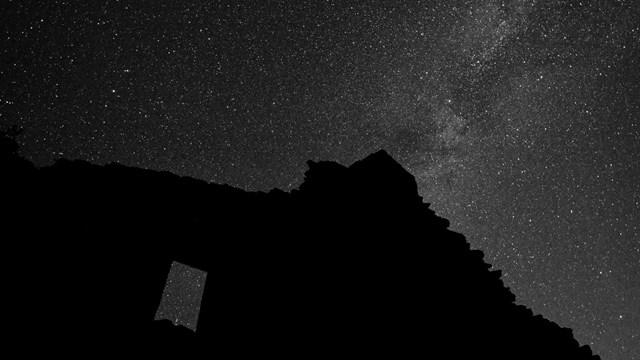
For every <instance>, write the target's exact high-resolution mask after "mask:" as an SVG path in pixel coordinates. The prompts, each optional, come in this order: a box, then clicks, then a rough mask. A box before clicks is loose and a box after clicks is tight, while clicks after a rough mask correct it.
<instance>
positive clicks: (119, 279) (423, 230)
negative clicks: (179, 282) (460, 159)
mask: <svg viewBox="0 0 640 360" xmlns="http://www.w3.org/2000/svg"><path fill="white" fill-rule="evenodd" d="M11 137H12V134H8V133H4V134H2V136H0V177H1V180H0V181H1V183H2V223H1V226H2V230H1V235H0V236H1V237H2V244H3V245H2V246H3V251H2V254H3V257H4V259H3V264H4V265H5V267H6V268H5V271H4V273H3V274H4V284H3V285H4V286H3V288H4V291H3V292H4V300H8V302H9V304H8V305H6V307H5V316H6V317H5V330H6V331H7V332H8V333H9V334H10V335H9V337H8V338H7V336H6V335H5V343H6V344H8V345H9V346H10V347H14V348H15V349H16V350H18V351H20V354H21V355H22V356H21V357H29V356H31V355H40V356H42V355H48V356H53V355H63V356H66V357H82V358H94V357H96V356H97V355H104V354H112V355H116V356H123V357H128V356H132V355H141V356H148V357H149V358H152V356H153V357H156V358H157V357H176V356H180V357H183V358H188V356H198V357H204V356H207V357H217V358H222V359H225V358H258V356H259V357H260V358H263V357H265V356H276V357H277V358H296V359H305V358H323V359H326V358H356V357H357V358H370V357H372V356H373V357H376V358H389V359H400V358H409V357H411V358H416V357H418V356H420V357H424V358H436V359H599V357H598V356H593V355H592V353H591V349H590V348H589V347H588V346H580V345H579V344H578V342H577V341H576V340H575V339H574V338H573V335H572V331H571V330H570V329H567V328H561V327H559V326H558V325H557V324H555V323H553V322H551V321H548V320H546V319H544V318H543V317H542V316H539V315H536V316H534V315H533V313H532V312H531V311H530V310H529V309H527V308H526V307H524V306H521V305H515V303H514V302H515V297H514V295H513V294H512V293H511V292H510V291H509V289H508V288H506V287H505V286H504V284H503V282H502V280H501V279H500V271H490V269H489V268H490V265H488V264H487V263H485V262H484V261H483V253H482V252H481V251H478V250H470V247H469V243H467V241H466V239H465V238H464V236H463V235H461V234H459V233H456V232H452V231H450V230H448V229H447V227H448V221H447V220H445V219H442V218H440V217H438V216H436V215H435V213H434V212H433V211H432V210H430V209H429V204H426V203H423V202H422V198H421V197H420V196H419V195H418V191H417V186H416V182H415V180H414V178H413V176H411V175H410V174H409V173H408V172H407V171H405V170H404V169H403V168H402V166H400V165H399V164H398V163H396V162H395V161H394V160H393V159H392V158H391V157H390V156H389V155H388V154H387V153H386V152H384V151H380V152H377V153H375V154H372V155H370V156H368V157H367V158H365V159H363V160H361V161H358V162H356V163H355V164H353V165H352V166H350V167H348V168H346V167H344V166H341V165H339V164H336V163H333V162H311V161H310V162H308V165H309V169H308V170H307V172H306V173H305V180H304V183H303V184H302V185H301V186H300V188H299V189H297V190H294V191H292V192H291V193H286V192H283V191H280V190H273V191H271V192H269V193H260V192H257V193H251V192H245V191H242V190H239V189H235V188H232V187H230V186H226V185H216V184H207V183H205V182H203V181H198V180H194V179H191V178H181V177H178V176H176V175H173V174H170V173H167V172H156V171H150V170H142V169H137V168H131V167H125V166H121V165H117V164H111V165H106V166H97V165H92V164H89V163H87V162H83V161H67V160H60V161H58V162H56V163H55V164H54V165H52V166H50V167H45V168H40V169H36V168H34V167H33V166H32V165H31V164H30V163H29V162H28V161H25V160H23V159H21V158H20V157H19V156H18V155H17V147H16V146H15V143H14V142H13V141H12V139H11ZM173 261H179V262H181V263H184V264H187V265H189V266H192V267H196V268H199V269H202V270H204V271H207V272H208V276H207V283H206V286H205V290H204V295H203V299H202V305H201V312H200V318H199V322H198V327H197V331H196V333H193V332H192V331H190V330H188V329H186V328H184V327H182V326H174V325H173V324H172V323H171V322H170V321H168V320H162V321H154V320H153V319H154V315H155V312H156V309H157V308H158V305H159V303H160V299H161V295H162V290H163V287H164V282H165V280H166V278H167V275H168V273H169V269H170V266H171V263H172V262H173ZM7 320H8V321H7ZM7 332H5V334H6V333H7ZM248 356H251V357H248ZM145 358H146V357H145Z"/></svg>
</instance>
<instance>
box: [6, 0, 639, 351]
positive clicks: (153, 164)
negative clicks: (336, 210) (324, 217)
mask: <svg viewBox="0 0 640 360" xmlns="http://www.w3.org/2000/svg"><path fill="white" fill-rule="evenodd" d="M0 41H1V43H0V44H1V45H0V127H2V128H6V126H8V125H11V124H17V125H19V126H21V127H23V128H24V129H25V133H24V134H23V135H22V136H21V137H20V138H19V141H20V143H21V145H22V148H21V152H22V154H23V155H24V156H25V157H27V158H28V159H30V160H32V161H34V162H35V163H36V164H38V165H46V164H51V163H52V162H53V161H54V160H55V159H56V158H69V159H84V160H88V161H92V162H95V163H100V164H103V163H108V162H112V161H117V162H120V163H122V164H125V165H131V166H138V167H144V168H149V169H156V170H168V171H172V172H174V173H176V174H179V175H187V176H192V177H195V178H199V179H203V180H206V181H212V182H216V183H228V184H231V185H234V186H238V187H241V188H244V189H247V190H263V191H265V190H269V189H271V188H274V187H279V188H282V189H285V190H290V189H292V188H296V187H297V186H298V185H299V184H300V183H301V181H302V179H303V173H304V171H305V170H306V165H305V162H306V160H309V159H313V160H335V161H338V162H340V163H342V164H344V165H350V164H351V163H353V162H354V161H356V160H358V159H361V158H363V157H365V156H366V155H368V154H370V153H372V152H374V151H376V150H378V149H381V148H384V149H386V150H387V151H388V152H389V153H390V154H391V155H392V156H394V157H395V158H396V159H397V160H398V161H399V162H401V163H402V164H403V165H404V166H405V167H406V168H407V169H408V170H409V171H410V172H411V173H412V174H414V175H415V176H416V178H417V180H418V184H419V186H420V192H421V195H422V196H424V198H425V201H427V202H430V203H432V208H433V209H434V210H435V211H436V212H437V214H438V215H440V216H443V217H446V218H448V219H449V220H450V221H451V224H452V225H451V228H452V229H453V230H456V231H459V232H462V233H464V234H465V235H466V236H467V238H468V240H469V242H470V243H471V244H472V246H473V247H474V248H479V249H481V250H483V251H484V252H485V254H486V260H487V261H488V262H490V263H492V264H494V266H495V267H497V268H499V269H502V270H503V272H504V280H505V283H506V284H507V285H508V286H510V287H511V290H512V291H513V292H514V293H515V294H516V295H517V297H518V302H519V303H522V304H525V305H527V306H529V307H531V308H532V309H533V310H534V312H535V313H540V314H543V315H544V316H545V317H547V318H549V319H550V320H553V321H556V322H557V323H559V324H560V325H561V326H567V327H571V328H573V329H574V333H575V335H576V337H577V339H578V340H579V341H580V342H581V343H583V344H589V345H591V346H592V348H593V349H594V351H595V352H596V353H598V354H600V355H601V356H602V358H603V359H607V360H613V359H640V210H639V208H640V185H639V184H640V115H639V114H640V60H639V59H640V1H638V0H628V1H625V0H620V1H613V0H611V1H606V0H593V1H587V0H585V1H531V0H505V1H497V0H464V1H435V0H433V1H366V2H365V1H362V2H352V1H320V0H317V1H302V0H296V1H289V0H285V1H245V2H243V1H207V2H193V1H185V0H179V1H178V0H168V1H157V2H156V1H153V2H152V1H146V2H142V1H35V0H34V1H26V0H25V1H6V0H5V1H2V4H1V5H0ZM371 196H375V194H371Z"/></svg>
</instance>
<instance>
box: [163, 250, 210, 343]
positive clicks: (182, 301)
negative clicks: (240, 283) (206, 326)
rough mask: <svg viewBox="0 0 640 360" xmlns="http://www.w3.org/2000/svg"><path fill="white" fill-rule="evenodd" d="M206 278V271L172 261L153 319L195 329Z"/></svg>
mask: <svg viewBox="0 0 640 360" xmlns="http://www.w3.org/2000/svg"><path fill="white" fill-rule="evenodd" d="M206 280H207V273H206V272H204V271H202V270H198V269H196V268H192V267H190V266H188V265H185V264H182V263H179V262H176V261H174V262H173V263H172V264H171V270H170V271H169V276H168V277H167V281H166V283H165V285H164V290H163V291H162V300H161V301H160V305H159V306H158V310H157V311H156V316H155V320H162V319H167V320H171V321H172V322H173V324H174V325H182V326H184V327H186V328H188V329H190V330H193V331H196V328H197V327H198V316H199V315H200V303H201V302H202V294H203V293H204V285H205V282H206ZM214 281H215V280H214Z"/></svg>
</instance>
